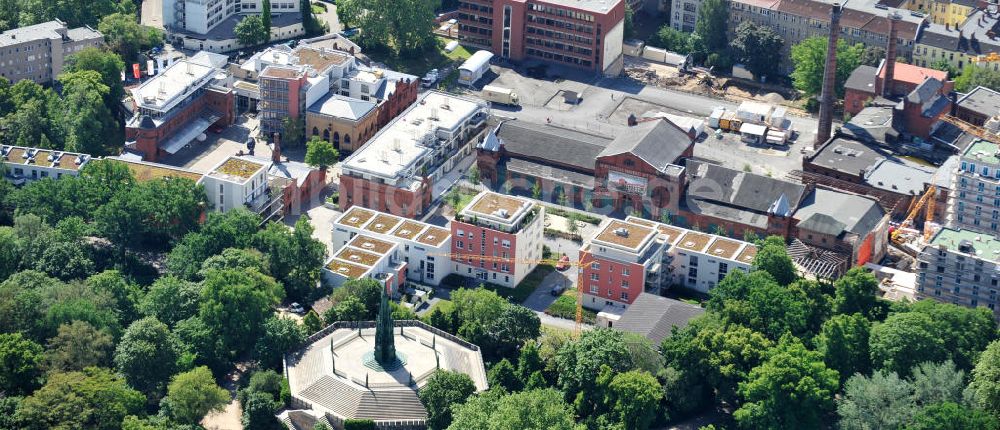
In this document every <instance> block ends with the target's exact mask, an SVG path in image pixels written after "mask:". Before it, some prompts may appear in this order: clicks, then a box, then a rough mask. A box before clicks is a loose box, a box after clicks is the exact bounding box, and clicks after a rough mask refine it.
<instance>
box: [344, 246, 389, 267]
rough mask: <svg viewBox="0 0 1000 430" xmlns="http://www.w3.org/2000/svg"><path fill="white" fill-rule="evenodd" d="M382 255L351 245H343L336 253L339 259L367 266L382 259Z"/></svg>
mask: <svg viewBox="0 0 1000 430" xmlns="http://www.w3.org/2000/svg"><path fill="white" fill-rule="evenodd" d="M382 257H383V256H382V255H378V254H372V253H370V252H365V251H362V250H360V249H355V248H351V247H343V248H341V249H340V252H338V253H337V258H339V259H341V260H344V261H350V262H352V263H356V264H361V265H364V266H368V267H372V266H373V265H375V263H376V262H378V261H379V260H380V259H382Z"/></svg>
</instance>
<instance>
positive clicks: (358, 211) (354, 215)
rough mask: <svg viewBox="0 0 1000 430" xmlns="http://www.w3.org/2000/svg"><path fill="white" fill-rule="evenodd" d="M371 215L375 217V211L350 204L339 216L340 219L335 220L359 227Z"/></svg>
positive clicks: (370, 217) (338, 222)
mask: <svg viewBox="0 0 1000 430" xmlns="http://www.w3.org/2000/svg"><path fill="white" fill-rule="evenodd" d="M373 217H375V212H373V211H370V210H368V209H365V208H363V207H361V206H352V207H351V208H350V209H349V210H348V211H347V212H344V214H343V215H341V216H340V219H338V220H337V224H343V225H349V226H351V227H357V228H361V226H363V225H365V223H366V222H368V220H370V219H372V218H373Z"/></svg>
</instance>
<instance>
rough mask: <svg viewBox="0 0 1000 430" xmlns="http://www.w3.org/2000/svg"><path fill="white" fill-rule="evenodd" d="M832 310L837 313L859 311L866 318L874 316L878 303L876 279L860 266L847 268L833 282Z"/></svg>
mask: <svg viewBox="0 0 1000 430" xmlns="http://www.w3.org/2000/svg"><path fill="white" fill-rule="evenodd" d="M833 286H834V288H835V289H836V290H835V293H834V297H833V311H834V313H838V314H853V313H860V314H861V315H864V316H865V317H867V318H874V317H875V309H876V307H877V305H878V293H879V289H878V280H877V279H875V276H874V275H872V274H871V272H869V271H867V270H865V269H864V268H862V267H855V268H852V269H851V270H848V271H847V273H845V274H844V275H843V276H841V277H840V278H838V279H837V280H836V281H834V283H833Z"/></svg>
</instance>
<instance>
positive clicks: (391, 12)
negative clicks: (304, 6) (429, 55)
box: [337, 0, 440, 55]
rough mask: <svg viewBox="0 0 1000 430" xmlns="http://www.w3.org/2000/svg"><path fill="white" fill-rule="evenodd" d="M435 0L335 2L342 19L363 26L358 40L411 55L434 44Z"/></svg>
mask: <svg viewBox="0 0 1000 430" xmlns="http://www.w3.org/2000/svg"><path fill="white" fill-rule="evenodd" d="M439 4H440V1H437V0H399V1H396V2H393V3H391V4H390V3H386V2H383V1H380V0H345V1H344V2H342V3H339V4H338V5H337V14H338V16H339V17H340V19H341V20H342V22H345V23H348V25H350V26H352V27H360V28H362V29H363V30H362V31H361V33H360V34H359V35H358V37H357V40H358V42H359V43H360V44H361V45H362V46H364V47H372V48H376V49H388V50H390V51H392V52H394V53H396V54H400V53H402V54H404V55H414V54H416V53H417V52H419V51H422V50H424V49H427V48H430V47H432V46H433V44H434V41H435V39H434V35H433V30H434V16H435V15H434V11H435V10H436V9H437V7H438V5H439Z"/></svg>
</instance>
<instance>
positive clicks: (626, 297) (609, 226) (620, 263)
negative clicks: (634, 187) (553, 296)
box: [577, 219, 667, 310]
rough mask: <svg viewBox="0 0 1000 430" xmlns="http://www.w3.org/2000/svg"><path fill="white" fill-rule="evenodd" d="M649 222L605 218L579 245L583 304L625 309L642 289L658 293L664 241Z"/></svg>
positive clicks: (591, 306)
mask: <svg viewBox="0 0 1000 430" xmlns="http://www.w3.org/2000/svg"><path fill="white" fill-rule="evenodd" d="M659 236H660V233H659V232H658V231H657V230H656V228H655V226H653V225H651V224H647V225H643V224H638V223H634V222H630V221H620V220H616V219H608V220H605V221H604V222H603V223H601V225H600V227H599V228H598V229H597V231H596V232H595V233H594V235H593V236H591V237H590V238H588V239H587V240H585V241H584V243H583V246H581V247H580V275H579V281H578V284H579V285H577V288H582V291H583V305H584V306H586V307H588V308H592V309H597V310H601V309H605V308H606V307H611V308H613V307H615V306H621V307H623V308H627V307H628V306H629V305H631V304H632V302H634V301H635V299H636V298H638V297H639V295H640V294H641V293H642V292H643V291H650V292H654V293H655V294H659V293H660V289H661V285H660V282H659V281H660V279H661V275H662V272H663V271H664V270H663V269H664V267H665V265H664V262H665V261H664V250H665V249H666V248H667V246H666V243H665V242H664V241H663V240H660V239H659V238H658V237H659Z"/></svg>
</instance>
